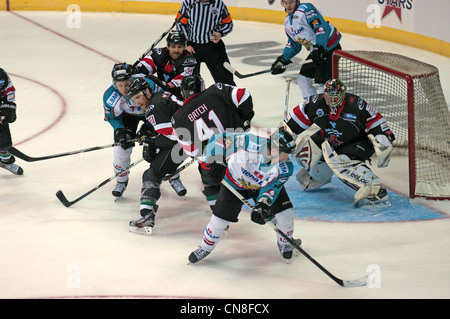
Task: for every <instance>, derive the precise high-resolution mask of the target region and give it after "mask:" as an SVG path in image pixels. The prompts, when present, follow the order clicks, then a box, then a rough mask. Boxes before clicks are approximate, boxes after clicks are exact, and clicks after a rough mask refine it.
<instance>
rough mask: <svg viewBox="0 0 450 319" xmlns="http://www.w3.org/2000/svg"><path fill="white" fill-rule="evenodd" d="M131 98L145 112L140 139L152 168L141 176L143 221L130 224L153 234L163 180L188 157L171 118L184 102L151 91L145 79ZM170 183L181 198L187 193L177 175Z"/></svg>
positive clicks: (131, 91)
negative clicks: (180, 144) (179, 142)
mask: <svg viewBox="0 0 450 319" xmlns="http://www.w3.org/2000/svg"><path fill="white" fill-rule="evenodd" d="M128 97H129V98H131V99H133V101H134V102H135V103H136V104H137V105H138V106H139V107H141V108H142V109H145V110H146V112H145V118H146V122H145V123H144V124H143V125H142V127H141V129H140V130H139V132H138V136H139V137H140V138H141V141H143V146H144V147H143V157H144V159H145V160H146V161H147V162H149V163H150V167H149V168H148V169H147V170H146V171H145V172H144V173H143V175H142V190H141V199H140V215H141V218H140V219H138V220H136V221H131V222H130V224H129V226H130V228H129V229H130V231H132V232H135V233H141V234H146V235H151V234H152V229H153V227H154V225H155V213H156V211H157V209H158V205H156V202H157V201H158V199H159V198H160V196H161V191H160V186H161V183H162V178H163V177H164V176H165V175H166V174H172V173H174V172H175V171H176V169H177V168H178V165H180V163H181V162H182V161H183V160H184V159H185V158H186V156H185V155H184V153H183V151H182V149H181V147H180V146H179V145H178V143H177V137H176V134H175V131H174V130H173V128H172V123H171V119H172V115H173V114H174V113H175V112H176V111H177V110H178V108H179V107H180V106H181V104H182V102H181V101H179V100H178V99H177V98H176V97H175V96H174V95H172V94H170V93H169V92H152V90H151V87H150V85H149V84H148V82H147V80H145V79H143V78H137V79H135V80H133V82H132V83H131V86H130V89H129V93H128ZM169 182H170V185H171V186H172V188H173V189H174V190H175V191H176V192H177V194H178V195H179V196H184V195H185V194H186V192H187V191H186V189H185V187H184V186H183V184H182V183H181V180H180V176H179V175H178V174H177V175H175V176H173V177H172V178H171V179H170V180H169Z"/></svg>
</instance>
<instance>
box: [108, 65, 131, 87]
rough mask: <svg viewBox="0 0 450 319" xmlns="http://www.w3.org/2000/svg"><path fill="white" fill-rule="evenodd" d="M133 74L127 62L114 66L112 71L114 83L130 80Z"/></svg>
mask: <svg viewBox="0 0 450 319" xmlns="http://www.w3.org/2000/svg"><path fill="white" fill-rule="evenodd" d="M131 74H132V72H131V68H130V66H129V65H128V64H126V63H125V62H123V63H116V64H114V66H113V69H112V71H111V76H112V78H113V81H114V82H115V81H126V80H129V79H131Z"/></svg>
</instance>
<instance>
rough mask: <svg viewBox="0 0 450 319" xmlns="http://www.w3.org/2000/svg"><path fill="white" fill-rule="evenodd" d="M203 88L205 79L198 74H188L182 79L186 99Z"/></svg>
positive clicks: (182, 90)
mask: <svg viewBox="0 0 450 319" xmlns="http://www.w3.org/2000/svg"><path fill="white" fill-rule="evenodd" d="M203 89H204V85H203V79H202V77H201V76H200V75H198V74H193V75H187V76H185V77H184V78H183V80H182V81H181V94H182V95H183V97H184V99H188V98H190V97H191V96H192V95H194V94H196V93H200V92H201V91H203Z"/></svg>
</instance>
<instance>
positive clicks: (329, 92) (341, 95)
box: [323, 79, 347, 114]
mask: <svg viewBox="0 0 450 319" xmlns="http://www.w3.org/2000/svg"><path fill="white" fill-rule="evenodd" d="M346 91H347V88H346V87H345V85H344V83H342V81H341V80H338V79H331V80H328V81H327V82H326V83H325V84H324V86H323V96H324V98H325V102H326V103H327V105H328V107H329V108H330V111H331V113H332V114H336V113H335V112H336V111H337V108H338V107H339V106H341V105H342V102H344V99H345V92H346Z"/></svg>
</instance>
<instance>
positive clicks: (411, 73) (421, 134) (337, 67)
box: [333, 51, 450, 199]
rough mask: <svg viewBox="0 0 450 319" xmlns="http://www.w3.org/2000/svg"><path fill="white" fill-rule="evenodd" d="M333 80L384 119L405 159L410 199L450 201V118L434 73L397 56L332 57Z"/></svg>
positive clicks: (352, 53)
mask: <svg viewBox="0 0 450 319" xmlns="http://www.w3.org/2000/svg"><path fill="white" fill-rule="evenodd" d="M333 78H339V79H341V80H342V82H344V84H345V85H346V87H347V91H348V92H350V93H352V94H356V95H358V96H360V97H362V98H363V99H364V100H365V101H366V102H367V103H369V104H370V105H371V106H373V107H375V108H376V109H377V110H378V111H379V112H380V113H381V114H382V115H383V116H384V117H385V119H386V121H387V122H388V124H389V126H390V127H391V129H392V131H393V132H394V135H395V138H396V140H395V141H394V152H395V153H394V154H402V155H407V156H408V161H409V192H410V194H409V195H410V197H411V198H414V197H426V198H428V199H450V138H449V136H450V112H449V108H448V106H447V103H446V101H445V97H444V93H443V91H442V87H441V83H440V79H439V71H438V69H437V68H436V67H435V66H433V65H429V64H427V63H424V62H421V61H417V60H414V59H411V58H409V57H405V56H402V55H398V54H393V53H386V52H375V51H335V53H334V55H333Z"/></svg>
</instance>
